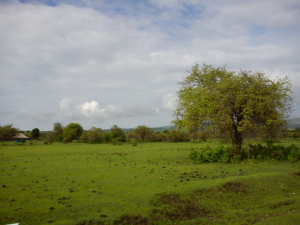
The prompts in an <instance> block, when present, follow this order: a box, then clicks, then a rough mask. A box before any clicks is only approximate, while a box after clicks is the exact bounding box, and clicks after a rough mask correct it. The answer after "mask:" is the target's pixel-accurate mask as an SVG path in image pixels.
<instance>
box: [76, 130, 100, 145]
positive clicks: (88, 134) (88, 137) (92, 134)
mask: <svg viewBox="0 0 300 225" xmlns="http://www.w3.org/2000/svg"><path fill="white" fill-rule="evenodd" d="M102 132H103V130H102V129H101V128H97V127H91V128H90V129H89V130H85V131H83V133H82V135H81V137H80V140H81V141H83V142H91V143H97V142H98V143H100V142H101V141H102V139H103V133H102Z"/></svg>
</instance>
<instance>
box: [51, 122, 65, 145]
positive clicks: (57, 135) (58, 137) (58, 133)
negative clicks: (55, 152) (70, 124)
mask: <svg viewBox="0 0 300 225" xmlns="http://www.w3.org/2000/svg"><path fill="white" fill-rule="evenodd" d="M53 132H54V140H55V141H62V140H63V132H64V128H63V125H62V124H61V123H58V122H57V123H54V124H53Z"/></svg>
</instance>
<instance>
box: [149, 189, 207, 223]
mask: <svg viewBox="0 0 300 225" xmlns="http://www.w3.org/2000/svg"><path fill="white" fill-rule="evenodd" d="M152 204H153V205H154V206H155V207H156V208H155V209H154V210H153V211H152V218H154V219H155V220H162V219H163V217H165V218H167V219H169V220H172V221H177V220H187V219H196V218H199V217H203V216H205V215H207V214H208V213H209V211H208V210H207V209H205V208H204V207H202V206H199V205H197V204H196V202H195V201H193V200H192V199H191V198H190V196H188V195H183V194H166V193H162V194H157V195H156V196H155V197H154V200H153V201H152Z"/></svg>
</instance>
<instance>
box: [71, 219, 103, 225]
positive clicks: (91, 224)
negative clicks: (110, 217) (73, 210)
mask: <svg viewBox="0 0 300 225" xmlns="http://www.w3.org/2000/svg"><path fill="white" fill-rule="evenodd" d="M104 224H105V223H104V222H103V221H100V220H87V221H83V222H80V223H77V224H76V225H104Z"/></svg>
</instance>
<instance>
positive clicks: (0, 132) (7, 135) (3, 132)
mask: <svg viewBox="0 0 300 225" xmlns="http://www.w3.org/2000/svg"><path fill="white" fill-rule="evenodd" d="M18 131H19V129H18V128H15V127H13V125H12V124H8V125H4V126H0V140H1V141H2V144H3V145H4V143H5V141H7V140H11V139H12V137H13V136H15V135H17V133H18Z"/></svg>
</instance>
